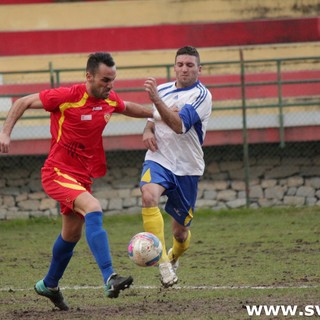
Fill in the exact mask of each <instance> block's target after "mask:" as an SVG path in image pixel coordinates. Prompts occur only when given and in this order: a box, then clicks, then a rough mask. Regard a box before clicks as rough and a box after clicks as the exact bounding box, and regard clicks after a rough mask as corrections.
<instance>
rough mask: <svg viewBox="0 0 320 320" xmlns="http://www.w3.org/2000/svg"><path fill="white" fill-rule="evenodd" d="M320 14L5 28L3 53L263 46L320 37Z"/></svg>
mask: <svg viewBox="0 0 320 320" xmlns="http://www.w3.org/2000/svg"><path fill="white" fill-rule="evenodd" d="M319 26H320V18H317V17H316V18H299V19H283V20H257V21H245V22H243V21H241V22H226V23H200V24H186V25H162V26H145V27H125V28H121V27H118V28H103V29H83V30H82V29H81V30H79V29H78V30H49V31H25V32H24V31H19V32H0V43H2V44H6V45H2V46H0V55H2V56H13V55H33V54H62V53H86V52H93V51H113V52H114V51H131V50H158V49H176V48H177V47H181V46H184V45H188V44H191V45H193V46H195V47H198V48H201V47H219V46H235V45H236V46H241V45H258V44H268V43H292V42H310V41H319V40H320V28H319Z"/></svg>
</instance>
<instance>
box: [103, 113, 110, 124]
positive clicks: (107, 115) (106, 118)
mask: <svg viewBox="0 0 320 320" xmlns="http://www.w3.org/2000/svg"><path fill="white" fill-rule="evenodd" d="M110 118H111V114H110V113H105V114H104V120H106V122H107V123H108V122H109V120H110Z"/></svg>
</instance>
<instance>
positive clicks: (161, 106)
mask: <svg viewBox="0 0 320 320" xmlns="http://www.w3.org/2000/svg"><path fill="white" fill-rule="evenodd" d="M144 87H145V89H146V91H147V92H148V94H149V97H150V100H151V101H152V102H153V103H154V105H155V107H156V108H157V110H158V112H159V114H160V116H161V119H162V121H164V122H165V123H166V124H167V125H168V126H169V127H170V128H171V129H172V130H173V131H174V132H175V133H182V132H183V130H182V129H183V125H182V120H181V118H180V116H179V113H178V112H177V111H176V110H175V109H170V108H168V106H167V105H166V104H165V103H164V102H163V101H162V100H161V98H160V97H159V94H158V90H157V83H156V80H155V79H154V78H148V79H147V80H146V81H145V83H144Z"/></svg>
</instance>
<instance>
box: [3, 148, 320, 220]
mask: <svg viewBox="0 0 320 320" xmlns="http://www.w3.org/2000/svg"><path fill="white" fill-rule="evenodd" d="M143 157H144V152H141V151H135V152H133V151H129V152H112V153H110V154H108V164H109V171H108V173H107V175H106V176H105V177H103V178H100V179H97V180H96V181H95V182H94V185H93V194H94V195H95V197H97V198H98V199H99V200H100V202H101V205H102V208H103V211H104V212H105V214H116V213H119V212H127V213H139V212H140V210H141V193H140V190H139V177H140V171H141V164H142V161H143ZM44 159H45V158H44V157H0V220H6V219H14V218H29V217H33V216H56V215H58V214H59V207H58V205H57V203H56V202H55V201H54V200H52V199H50V198H48V197H47V196H46V194H45V193H44V192H43V190H42V187H41V180H40V168H41V166H42V164H43V161H44ZM205 159H206V163H207V166H206V171H205V174H204V176H203V178H202V179H201V181H200V184H199V193H198V200H197V204H196V206H197V207H198V208H199V207H207V208H212V209H214V210H220V209H228V208H240V207H245V206H246V196H245V195H246V192H245V190H246V183H245V181H246V179H245V175H244V173H245V170H244V166H243V161H242V147H241V146H233V147H220V148H219V147H213V148H212V147H211V148H206V149H205ZM249 163H250V167H249V170H248V171H249V175H250V178H249V179H248V181H249V183H250V189H249V190H250V193H249V194H250V207H253V208H258V207H272V206H313V205H320V150H319V147H318V143H311V144H310V143H309V144H306V143H304V144H292V145H289V146H286V148H284V149H281V148H280V147H279V146H278V145H268V146H267V147H266V145H260V146H259V145H257V146H250V159H249ZM164 201H165V197H163V199H162V202H163V203H164Z"/></svg>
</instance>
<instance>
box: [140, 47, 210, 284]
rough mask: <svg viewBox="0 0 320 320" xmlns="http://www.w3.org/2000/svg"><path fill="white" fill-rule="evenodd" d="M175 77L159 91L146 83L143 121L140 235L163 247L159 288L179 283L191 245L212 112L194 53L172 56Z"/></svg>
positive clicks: (149, 81)
mask: <svg viewBox="0 0 320 320" xmlns="http://www.w3.org/2000/svg"><path fill="white" fill-rule="evenodd" d="M174 71H175V75H176V81H173V82H168V83H165V84H161V85H159V86H157V83H156V80H155V79H154V78H148V79H147V80H146V82H145V90H146V91H147V92H148V94H149V98H150V100H151V101H152V103H153V107H154V113H153V115H154V118H152V119H148V122H147V124H146V127H145V129H144V133H143V142H144V144H145V146H146V147H147V148H148V151H147V153H146V156H145V161H144V164H143V169H142V174H141V181H140V188H141V192H142V218H143V226H144V229H145V231H147V232H151V233H153V234H155V235H156V236H157V237H158V238H159V239H160V241H161V242H162V246H163V254H162V258H161V260H160V263H159V271H160V278H161V283H162V285H163V286H164V287H170V286H172V285H174V284H175V283H177V282H178V277H177V275H176V271H177V268H178V259H179V257H180V256H181V255H182V254H183V253H184V252H185V251H186V250H187V249H188V248H189V245H190V238H191V232H190V224H191V221H192V219H193V213H194V207H195V202H196V199H197V192H198V181H199V179H200V177H201V176H202V174H203V172H204V166H205V164H204V160H203V151H202V144H203V140H204V138H205V133H206V127H207V123H208V120H209V117H210V114H211V109H212V96H211V94H210V92H209V91H208V89H207V88H205V86H204V85H203V84H201V82H200V81H199V79H198V77H199V75H200V72H201V65H200V57H199V53H198V51H197V50H196V49H195V48H194V47H191V46H186V47H183V48H180V49H179V50H178V51H177V53H176V57H175V64H174ZM162 195H166V196H167V201H166V205H165V211H166V212H167V213H168V214H169V215H171V217H172V233H173V245H172V248H171V249H170V250H169V251H168V252H167V251H166V245H165V237H164V220H163V217H162V214H161V212H160V209H159V200H160V197H161V196H162Z"/></svg>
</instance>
